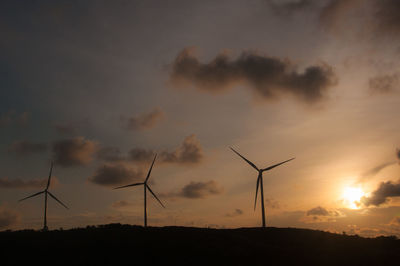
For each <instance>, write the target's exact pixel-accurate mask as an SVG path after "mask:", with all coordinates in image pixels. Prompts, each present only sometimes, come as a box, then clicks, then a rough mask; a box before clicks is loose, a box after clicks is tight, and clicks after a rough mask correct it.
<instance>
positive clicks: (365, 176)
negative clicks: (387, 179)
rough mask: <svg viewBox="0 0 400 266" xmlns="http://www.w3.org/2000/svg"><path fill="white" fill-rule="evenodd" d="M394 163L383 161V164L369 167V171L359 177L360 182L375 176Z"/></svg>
mask: <svg viewBox="0 0 400 266" xmlns="http://www.w3.org/2000/svg"><path fill="white" fill-rule="evenodd" d="M393 164H394V162H388V163H383V164H380V165H377V166H375V167H374V168H372V169H369V170H368V171H366V172H365V173H363V174H362V175H361V176H360V177H359V179H358V182H363V181H366V180H368V179H369V178H371V177H373V176H375V175H376V174H378V173H379V172H380V171H382V170H383V169H385V168H386V167H389V166H391V165H393Z"/></svg>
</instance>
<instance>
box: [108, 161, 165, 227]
mask: <svg viewBox="0 0 400 266" xmlns="http://www.w3.org/2000/svg"><path fill="white" fill-rule="evenodd" d="M156 158H157V154H156V155H155V156H154V159H153V163H152V164H151V166H150V169H149V172H148V173H147V177H146V179H145V181H144V182H142V183H135V184H130V185H126V186H122V187H116V188H114V189H120V188H125V187H134V186H140V185H143V187H144V227H147V201H146V191H147V189H148V190H149V191H150V193H151V194H152V195H153V196H154V198H155V199H156V200H157V201H158V202H159V203H160V204H161V206H162V207H163V208H165V206H164V205H163V204H162V202H161V200H159V199H158V198H157V196H156V194H154V192H153V190H151V188H150V186H149V185H148V184H147V181H149V178H150V173H151V169H153V165H154V162H155V161H156Z"/></svg>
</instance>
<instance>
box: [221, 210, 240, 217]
mask: <svg viewBox="0 0 400 266" xmlns="http://www.w3.org/2000/svg"><path fill="white" fill-rule="evenodd" d="M242 214H243V211H242V210H241V209H235V211H234V212H231V213H227V214H226V215H225V216H226V217H237V216H240V215H242Z"/></svg>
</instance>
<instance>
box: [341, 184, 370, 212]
mask: <svg viewBox="0 0 400 266" xmlns="http://www.w3.org/2000/svg"><path fill="white" fill-rule="evenodd" d="M364 195H365V193H364V191H363V190H362V189H361V188H359V187H345V188H344V190H343V194H342V197H343V200H344V203H345V204H346V205H347V206H348V207H349V208H350V209H358V208H359V206H358V204H357V203H358V202H360V199H361V198H362V197H363V196H364Z"/></svg>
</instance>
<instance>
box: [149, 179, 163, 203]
mask: <svg viewBox="0 0 400 266" xmlns="http://www.w3.org/2000/svg"><path fill="white" fill-rule="evenodd" d="M146 187H147V188H148V189H149V191H150V193H151V194H153V196H154V197H155V198H156V200H157V201H158V202H159V203H160V204H161V206H163V208H165V206H164V204H162V202H161V200H159V199H158V198H157V196H156V194H154V192H153V190H151V188H150V187H149V186H148V185H147V184H146Z"/></svg>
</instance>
